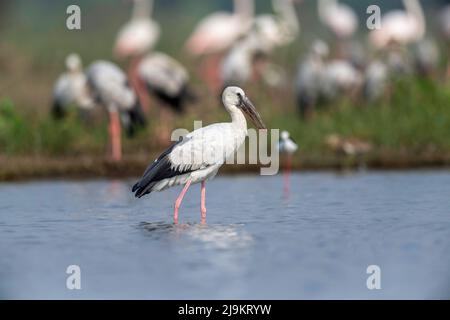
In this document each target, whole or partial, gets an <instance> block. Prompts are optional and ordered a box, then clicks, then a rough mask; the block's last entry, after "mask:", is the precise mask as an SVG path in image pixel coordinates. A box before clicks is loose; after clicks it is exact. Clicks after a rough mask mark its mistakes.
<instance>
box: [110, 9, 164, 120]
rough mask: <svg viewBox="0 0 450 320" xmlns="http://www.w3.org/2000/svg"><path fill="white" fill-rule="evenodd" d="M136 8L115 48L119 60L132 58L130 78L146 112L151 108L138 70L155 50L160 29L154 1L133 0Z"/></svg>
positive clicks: (120, 31)
mask: <svg viewBox="0 0 450 320" xmlns="http://www.w3.org/2000/svg"><path fill="white" fill-rule="evenodd" d="M133 1H134V7H133V13H132V17H131V20H130V21H129V22H127V23H126V24H125V25H124V26H123V27H122V28H121V29H120V30H119V33H118V35H117V38H116V43H115V46H114V52H115V55H116V56H117V57H119V58H127V57H131V62H130V66H129V69H128V77H129V79H130V82H131V85H132V86H133V88H134V89H135V90H136V93H137V94H138V96H139V100H140V101H141V104H142V107H143V108H144V110H145V111H148V108H149V98H148V96H147V95H146V94H145V86H144V84H143V83H142V81H140V79H139V77H138V74H137V69H138V65H139V62H140V61H141V59H142V57H143V55H144V54H145V53H146V52H147V51H148V50H151V49H153V48H154V46H155V44H156V43H157V41H158V40H159V36H160V27H159V25H158V23H157V22H156V21H154V20H153V19H152V18H151V15H152V11H153V0H133Z"/></svg>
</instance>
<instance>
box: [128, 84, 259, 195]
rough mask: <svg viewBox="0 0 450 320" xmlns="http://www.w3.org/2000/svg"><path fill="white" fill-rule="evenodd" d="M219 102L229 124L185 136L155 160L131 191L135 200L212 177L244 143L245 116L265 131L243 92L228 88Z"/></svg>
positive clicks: (245, 134) (214, 126) (198, 130)
mask: <svg viewBox="0 0 450 320" xmlns="http://www.w3.org/2000/svg"><path fill="white" fill-rule="evenodd" d="M222 101H223V104H224V106H225V108H226V110H227V111H228V112H229V113H230V115H231V120H232V121H231V122H228V123H217V124H212V125H209V126H206V127H203V128H200V129H197V130H194V131H193V132H191V133H189V134H187V135H186V136H185V137H183V138H182V139H181V140H180V141H179V142H177V143H175V144H174V145H172V146H171V147H170V148H169V149H168V150H166V151H165V152H164V153H163V154H161V156H160V157H158V158H157V159H156V160H155V161H154V162H153V163H152V164H151V165H150V166H149V168H148V169H147V170H146V171H145V173H144V175H143V177H142V178H141V180H140V181H138V182H137V183H136V184H135V186H134V187H133V192H135V195H136V197H142V196H143V195H145V194H147V193H150V192H152V191H161V190H164V189H166V188H169V187H171V186H174V185H179V184H185V183H187V182H188V181H189V183H197V182H201V181H205V180H207V179H210V178H212V177H214V176H215V175H216V173H217V171H218V170H219V168H220V167H221V166H222V165H223V164H224V163H225V161H226V160H227V159H228V158H229V157H230V156H231V155H233V154H234V152H236V151H237V150H238V149H239V147H240V146H241V145H242V143H244V141H245V137H246V136H247V121H246V120H245V116H244V113H243V112H245V113H247V114H248V115H249V116H250V118H251V119H252V120H253V121H254V122H255V124H256V125H257V126H258V127H259V128H265V126H264V124H263V123H262V120H261V118H260V116H259V115H258V113H257V111H256V109H255V108H254V106H253V105H252V104H251V102H250V100H249V99H248V98H247V97H246V96H245V93H244V91H243V90H242V89H240V88H238V87H228V88H226V89H225V90H224V93H223V95H222Z"/></svg>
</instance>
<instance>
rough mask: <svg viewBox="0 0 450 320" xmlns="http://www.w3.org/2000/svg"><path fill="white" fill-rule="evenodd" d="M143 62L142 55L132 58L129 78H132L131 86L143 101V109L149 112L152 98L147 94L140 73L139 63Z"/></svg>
mask: <svg viewBox="0 0 450 320" xmlns="http://www.w3.org/2000/svg"><path fill="white" fill-rule="evenodd" d="M140 62H141V58H140V57H135V58H133V59H132V61H131V64H130V67H129V70H128V78H129V79H130V83H131V86H132V87H133V89H134V91H136V94H137V96H138V99H139V102H140V103H141V106H142V110H143V111H144V113H146V114H147V113H148V112H149V109H150V98H149V96H148V94H147V90H146V88H145V84H144V82H143V81H142V79H141V78H140V76H139V74H138V67H139V63H140Z"/></svg>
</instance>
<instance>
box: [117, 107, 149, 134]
mask: <svg viewBox="0 0 450 320" xmlns="http://www.w3.org/2000/svg"><path fill="white" fill-rule="evenodd" d="M122 119H123V120H122V122H123V126H124V129H125V132H126V134H127V136H128V137H129V138H132V137H134V135H135V134H136V131H137V130H138V129H139V128H144V127H145V126H146V125H147V120H146V119H145V115H144V112H143V111H142V108H141V104H140V103H139V101H137V102H136V104H135V105H134V107H133V108H132V109H130V110H128V111H127V112H126V115H125V116H123V117H122Z"/></svg>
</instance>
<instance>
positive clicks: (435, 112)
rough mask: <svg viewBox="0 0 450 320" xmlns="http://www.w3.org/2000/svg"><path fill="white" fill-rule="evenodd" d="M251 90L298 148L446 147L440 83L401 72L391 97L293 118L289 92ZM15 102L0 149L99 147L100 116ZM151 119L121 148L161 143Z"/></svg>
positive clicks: (1, 113) (445, 94) (199, 114)
mask: <svg viewBox="0 0 450 320" xmlns="http://www.w3.org/2000/svg"><path fill="white" fill-rule="evenodd" d="M250 91H251V92H252V93H253V95H254V96H252V98H253V100H254V101H255V104H256V105H257V106H258V108H259V109H260V110H261V112H262V114H263V117H264V120H265V121H266V123H267V124H268V126H269V127H270V128H280V129H286V130H288V131H290V132H291V135H292V136H293V138H294V139H295V140H296V141H298V142H299V144H300V146H301V149H302V153H313V154H321V153H326V152H327V147H326V146H325V144H324V140H325V138H326V137H327V136H328V135H329V134H334V133H336V134H339V135H342V136H345V137H355V138H359V139H362V140H365V141H368V142H371V143H372V144H373V145H374V147H375V152H376V151H392V152H399V151H402V152H405V153H407V154H410V155H415V154H424V153H427V152H430V151H431V152H435V153H442V154H449V153H450V90H449V89H448V88H447V86H446V85H445V84H439V83H435V82H433V81H431V80H423V79H407V80H400V81H398V82H397V83H395V85H394V86H393V89H392V94H391V96H390V98H389V99H384V100H383V101H379V102H377V103H372V104H366V103H363V102H361V101H350V100H342V101H339V102H336V103H334V104H330V105H327V106H325V107H323V108H321V109H320V110H318V111H317V112H316V114H315V115H314V117H313V119H311V120H309V121H302V120H301V119H299V117H298V115H297V114H296V112H295V108H294V106H293V105H292V101H290V100H289V98H283V96H280V97H279V99H276V98H275V99H269V98H268V95H267V94H265V93H261V94H259V95H255V92H257V91H255V90H250ZM210 104H216V105H218V101H215V100H210V101H209V102H208V105H210ZM20 110H22V109H21V108H19V107H18V106H17V107H16V106H14V104H13V102H12V101H11V100H8V99H3V100H2V101H1V102H0V150H2V153H4V154H7V155H46V156H59V155H78V154H103V153H104V151H105V145H106V143H107V130H106V117H100V119H97V120H96V121H95V123H93V124H90V125H89V124H86V123H83V122H81V121H80V120H79V118H78V117H77V114H76V112H72V113H71V114H70V116H69V117H68V118H67V119H65V120H64V121H54V120H53V119H52V118H51V117H50V115H49V114H48V112H46V113H44V112H40V113H35V114H34V113H32V114H28V113H25V112H23V113H22V112H21V111H20ZM206 110H208V111H206ZM152 118H153V119H155V118H156V117H155V116H153V117H152ZM194 119H203V120H204V125H207V124H208V123H211V122H215V121H219V120H226V119H227V115H226V113H225V112H224V111H223V110H222V109H221V108H219V107H217V108H215V107H212V108H211V107H210V106H209V107H207V106H206V102H204V103H203V105H201V106H197V107H195V108H194V107H192V108H191V112H190V113H189V114H188V115H187V116H186V117H185V118H181V119H178V120H177V124H176V127H180V126H183V127H186V128H187V129H189V130H191V129H192V121H193V120H194ZM156 122H157V120H153V121H150V127H149V128H147V129H146V130H144V131H143V132H140V133H139V134H138V136H137V138H136V139H133V140H129V139H124V144H125V149H126V152H128V153H133V152H140V151H154V148H155V147H156V148H159V147H161V146H155V145H154V144H153V143H152V141H150V137H151V134H152V130H154V124H155V123H156ZM152 149H153V150H152Z"/></svg>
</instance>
